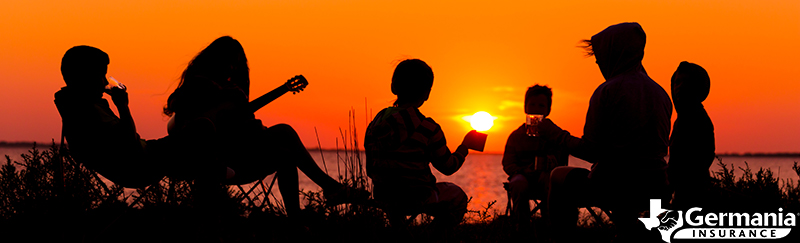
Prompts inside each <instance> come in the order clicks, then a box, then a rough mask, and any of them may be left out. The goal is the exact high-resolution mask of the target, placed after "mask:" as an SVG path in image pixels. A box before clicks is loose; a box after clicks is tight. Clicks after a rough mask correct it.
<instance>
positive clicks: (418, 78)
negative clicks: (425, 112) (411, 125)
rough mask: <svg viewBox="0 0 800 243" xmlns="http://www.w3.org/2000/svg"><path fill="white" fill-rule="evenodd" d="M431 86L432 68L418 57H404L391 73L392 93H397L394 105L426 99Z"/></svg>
mask: <svg viewBox="0 0 800 243" xmlns="http://www.w3.org/2000/svg"><path fill="white" fill-rule="evenodd" d="M431 87H433V70H432V69H431V67H430V66H428V64H427V63H425V62H423V61H422V60H419V59H406V60H403V61H402V62H400V63H399V64H397V67H396V68H395V69H394V74H393V75H392V93H393V94H395V95H397V101H395V102H394V104H395V105H399V104H407V103H414V102H424V101H426V100H428V96H429V95H430V94H431Z"/></svg>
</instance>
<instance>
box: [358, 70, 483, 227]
mask: <svg viewBox="0 0 800 243" xmlns="http://www.w3.org/2000/svg"><path fill="white" fill-rule="evenodd" d="M432 86H433V71H432V70H431V68H430V67H429V66H428V65H427V64H426V63H425V62H423V61H422V60H419V59H408V60H404V61H402V62H400V63H399V64H398V65H397V67H396V68H395V70H394V74H393V76H392V93H393V94H395V95H397V101H395V103H394V106H392V107H388V108H385V109H383V110H381V111H380V112H378V114H377V115H376V116H375V118H373V119H372V122H370V124H369V127H368V128H367V132H366V137H365V138H364V147H365V152H366V157H367V175H368V176H369V177H370V178H372V182H373V184H374V190H373V191H374V197H375V199H376V200H378V201H379V202H382V203H384V204H386V205H387V207H388V209H387V215H388V216H389V220H390V223H392V224H398V223H400V222H399V219H400V218H404V217H405V216H404V215H406V214H410V213H420V212H424V213H426V214H429V215H432V216H433V217H434V218H435V219H434V220H435V221H434V222H436V224H437V225H440V226H454V225H456V224H458V223H460V222H461V220H463V218H464V214H465V213H466V212H467V200H468V198H467V194H466V193H464V191H463V190H462V189H461V187H459V186H457V185H455V184H453V183H449V182H438V183H437V182H436V177H434V176H433V174H432V173H431V169H430V165H433V167H434V168H436V169H437V170H439V171H440V172H442V174H445V175H452V174H453V173H455V172H456V171H458V169H460V168H461V165H462V164H463V163H464V159H465V157H466V156H467V154H469V150H468V148H467V146H466V145H465V144H464V143H463V142H462V144H461V145H459V146H458V148H456V150H455V152H452V153H451V152H450V149H449V148H447V142H446V141H445V137H444V133H443V132H442V128H441V127H440V126H439V124H437V123H436V122H435V121H433V119H431V118H428V117H425V115H423V114H422V113H421V112H420V111H419V107H420V106H422V104H423V103H425V101H427V100H428V96H429V95H430V92H431V87H432ZM468 136H469V134H468ZM466 139H467V138H465V140H466ZM394 226H398V225H394Z"/></svg>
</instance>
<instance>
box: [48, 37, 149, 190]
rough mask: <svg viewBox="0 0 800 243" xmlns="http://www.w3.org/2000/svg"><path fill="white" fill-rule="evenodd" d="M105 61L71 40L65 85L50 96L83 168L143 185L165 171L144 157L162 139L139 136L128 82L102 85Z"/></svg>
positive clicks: (64, 63)
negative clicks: (106, 94) (111, 105)
mask: <svg viewBox="0 0 800 243" xmlns="http://www.w3.org/2000/svg"><path fill="white" fill-rule="evenodd" d="M109 63H110V59H109V57H108V54H106V53H105V52H103V51H102V50H100V49H98V48H96V47H92V46H85V45H83V46H75V47H72V48H70V49H69V50H67V52H66V53H65V54H64V57H63V58H62V59H61V75H62V76H63V78H64V82H65V83H66V84H67V86H66V87H63V88H61V90H59V91H58V92H56V93H55V101H54V102H55V104H56V108H57V109H58V112H59V114H60V115H61V119H62V123H63V128H62V129H63V135H64V137H65V139H66V140H67V142H68V143H69V148H70V153H71V155H72V157H73V158H74V159H75V161H77V162H79V163H81V164H83V165H84V166H86V168H89V169H91V170H94V171H96V172H98V173H100V175H102V176H103V177H105V178H107V179H109V180H110V181H112V182H114V183H116V184H118V185H121V186H124V187H133V188H141V187H145V186H148V185H150V184H152V183H155V182H158V181H159V179H161V178H162V177H163V176H164V171H160V170H157V169H153V168H154V167H156V166H152V164H150V165H148V164H147V163H144V162H143V161H149V160H155V159H157V158H158V157H159V156H157V155H155V153H153V151H154V150H157V149H156V148H155V147H157V146H153V145H152V144H154V143H163V141H162V140H148V141H145V140H144V139H141V138H140V137H139V134H138V133H137V132H136V125H135V123H134V121H133V117H132V116H131V111H130V108H129V107H128V93H127V88H126V87H124V86H116V87H113V88H110V89H106V86H107V85H108V84H109V82H108V80H107V79H106V73H107V71H108V64H109ZM104 92H105V93H108V94H109V95H110V96H111V100H112V101H113V102H114V105H115V106H116V107H117V111H118V112H119V116H117V115H116V114H114V112H113V111H112V110H111V108H110V107H109V104H108V101H107V100H106V99H103V93H104Z"/></svg>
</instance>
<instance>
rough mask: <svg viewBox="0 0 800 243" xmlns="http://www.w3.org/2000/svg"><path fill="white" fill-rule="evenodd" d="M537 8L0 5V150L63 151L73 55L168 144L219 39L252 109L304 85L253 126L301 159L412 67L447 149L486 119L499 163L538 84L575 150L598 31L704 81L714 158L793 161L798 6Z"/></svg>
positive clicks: (798, 138)
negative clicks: (628, 25) (235, 47)
mask: <svg viewBox="0 0 800 243" xmlns="http://www.w3.org/2000/svg"><path fill="white" fill-rule="evenodd" d="M118 2H119V3H118ZM228 2H231V3H228ZM541 2H544V1H465V0H459V1H435V2H433V1H224V2H223V1H124V2H123V1H107V0H103V1H100V0H97V1H33V0H31V1H13V0H12V1H10V2H9V1H4V2H3V3H2V7H1V8H0V37H1V38H0V50H2V51H0V140H4V141H40V142H49V141H50V140H51V139H56V140H58V139H59V136H60V128H61V124H60V122H61V119H60V117H59V115H58V112H57V110H56V108H55V105H54V104H53V93H54V92H56V91H57V90H58V89H59V88H60V87H62V86H63V85H64V84H63V81H62V78H61V74H60V72H59V67H60V61H61V57H62V56H63V54H64V52H65V51H66V50H67V49H69V48H70V47H72V46H75V45H91V46H95V47H98V48H100V49H102V50H104V51H105V52H107V53H108V54H109V55H110V57H111V64H110V65H109V69H108V70H109V75H110V76H113V77H115V78H116V79H117V80H119V81H121V82H123V83H124V84H126V85H127V86H128V88H129V92H130V100H131V110H132V112H133V116H134V119H135V120H136V124H137V128H138V130H139V133H140V134H141V136H142V137H143V138H157V137H162V136H165V135H166V134H167V133H166V121H167V117H166V116H164V115H162V114H161V108H162V107H163V106H164V104H165V102H166V99H167V96H168V95H169V94H170V93H171V92H172V90H173V89H174V88H175V86H176V85H177V83H178V78H179V76H180V74H181V72H182V71H183V69H184V68H185V67H186V64H187V63H188V62H189V60H190V59H191V58H192V57H194V55H196V54H197V53H198V52H199V51H200V50H202V49H203V48H204V47H205V46H207V45H208V44H209V43H211V41H213V40H214V39H215V38H217V37H220V36H223V35H230V36H232V37H234V38H236V39H238V40H239V41H240V42H241V43H242V44H243V45H244V48H245V51H246V53H247V57H248V59H249V63H250V69H251V80H252V87H251V97H252V98H255V97H257V96H259V95H260V94H263V93H265V92H268V91H270V90H272V89H273V88H275V87H277V86H278V85H280V84H282V83H283V82H284V81H285V80H287V79H288V78H290V77H292V76H294V75H296V74H303V75H305V76H306V77H307V78H308V80H309V82H310V85H309V86H308V88H307V89H306V90H305V91H304V92H301V93H299V94H296V95H291V94H289V95H286V96H284V97H282V98H280V99H278V100H277V101H275V102H273V103H272V104H270V105H268V106H267V107H265V108H263V109H262V110H260V111H258V112H257V113H256V116H257V117H258V118H260V119H262V120H263V121H264V124H265V125H273V124H277V123H288V124H291V125H292V126H294V127H295V129H296V130H297V131H298V132H299V134H300V136H301V138H302V140H303V141H304V143H305V144H306V146H308V147H316V145H317V141H316V137H315V133H314V128H315V127H316V128H317V130H318V131H319V138H320V142H321V144H322V147H325V148H334V147H335V146H336V144H335V141H336V137H339V134H340V133H339V128H340V127H341V128H342V129H347V127H348V111H349V110H350V109H351V107H352V108H353V109H354V110H355V112H356V114H355V116H356V122H355V124H356V126H357V131H358V139H359V140H363V131H364V130H365V124H366V123H367V121H368V120H371V119H372V117H371V116H370V117H368V118H367V117H366V116H367V115H366V114H365V113H370V112H372V113H373V114H374V113H377V112H378V111H379V110H380V109H382V108H384V107H387V106H390V105H391V104H392V102H393V101H394V98H395V96H394V95H392V93H391V91H390V88H389V85H390V80H391V75H392V71H393V69H394V65H395V64H396V63H397V62H398V61H399V60H402V59H404V58H420V59H422V60H424V61H426V62H427V63H428V64H429V65H431V67H432V68H433V70H434V74H435V81H434V86H433V92H432V94H431V97H430V100H429V101H428V102H426V103H425V105H424V106H423V107H422V108H421V111H422V112H423V113H424V114H425V115H427V116H430V117H433V118H434V119H435V120H436V121H437V122H439V123H440V124H441V125H442V127H443V129H444V131H445V134H446V135H447V140H448V145H449V146H450V148H451V149H454V148H455V147H456V146H457V145H458V144H459V143H460V141H461V139H462V138H463V136H464V134H466V132H467V131H468V130H470V127H469V124H468V123H467V122H465V121H464V120H462V119H461V117H463V116H466V115H471V114H472V113H475V112H476V111H481V110H482V111H487V112H489V113H491V114H492V115H494V116H496V117H499V119H498V120H496V121H495V126H494V127H493V128H492V130H490V131H488V132H487V133H488V134H489V139H488V143H487V146H486V150H487V151H490V152H502V150H503V146H504V145H505V141H506V138H507V137H508V134H509V133H510V132H511V131H512V130H513V129H515V128H516V127H518V126H519V125H520V124H522V123H523V122H524V114H523V110H522V102H523V99H524V97H523V96H524V93H525V89H526V88H527V87H528V86H531V85H533V84H536V83H540V84H547V85H549V86H550V87H552V88H553V91H554V97H553V99H554V101H553V109H552V113H551V116H550V117H551V119H553V121H555V122H556V123H557V124H558V125H560V126H561V127H562V128H564V129H567V130H569V131H570V132H571V133H572V134H573V135H576V136H580V135H581V134H582V130H583V123H584V119H585V115H586V109H587V108H588V101H589V97H590V96H591V94H592V92H593V91H594V89H595V88H596V87H597V86H598V85H600V84H601V83H602V82H603V77H602V76H601V74H600V71H599V70H598V68H597V65H596V64H595V63H594V58H593V57H585V56H584V54H583V51H582V49H580V48H576V46H577V45H579V41H580V40H582V39H587V38H590V37H591V36H592V35H594V34H595V33H597V32H599V31H601V30H603V29H604V28H605V27H607V26H609V25H613V24H616V23H620V22H639V23H640V24H641V25H642V26H643V27H644V30H645V32H646V33H647V46H646V49H645V59H644V66H645V68H646V69H647V71H648V73H649V74H650V76H651V77H652V78H653V79H654V80H656V81H657V82H658V83H659V84H661V86H662V87H664V88H665V90H667V91H668V93H669V79H670V77H671V75H672V73H673V72H674V71H675V69H676V68H677V66H678V63H679V62H681V61H684V60H686V61H690V62H694V63H697V64H699V65H701V66H703V67H705V68H706V70H708V72H709V74H710V75H711V94H710V96H709V97H708V99H707V100H706V101H705V102H704V104H705V107H706V110H708V113H709V115H710V116H711V119H712V120H713V122H714V125H715V128H716V131H715V132H716V141H717V144H716V145H717V152H718V153H722V152H798V151H800V126H798V125H797V124H798V123H799V122H800V95H799V93H800V65H798V64H800V61H798V58H800V48H797V46H798V44H799V43H800V2H798V1H770V0H765V1H750V0H728V1H696V0H695V1H602V3H601V1H546V2H549V3H541ZM365 106H366V107H365ZM675 117H676V114H675V113H673V120H674V119H675ZM359 142H361V141H359ZM339 146H340V147H341V146H342V145H341V139H340V145H339Z"/></svg>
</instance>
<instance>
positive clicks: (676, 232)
mask: <svg viewBox="0 0 800 243" xmlns="http://www.w3.org/2000/svg"><path fill="white" fill-rule="evenodd" d="M796 217H797V216H796V214H795V213H789V212H783V208H778V210H777V212H764V213H734V212H725V213H719V212H704V211H703V209H702V208H697V207H695V208H691V209H689V210H687V211H686V212H683V211H680V210H667V209H663V208H661V199H651V200H650V217H649V218H639V220H641V221H642V223H644V226H645V227H647V229H648V230H653V229H656V230H658V231H659V232H660V233H661V239H662V240H664V242H667V243H671V240H672V239H781V238H783V237H786V236H787V235H789V233H790V232H791V231H792V229H791V227H794V226H795V225H796V224H797V219H796Z"/></svg>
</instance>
